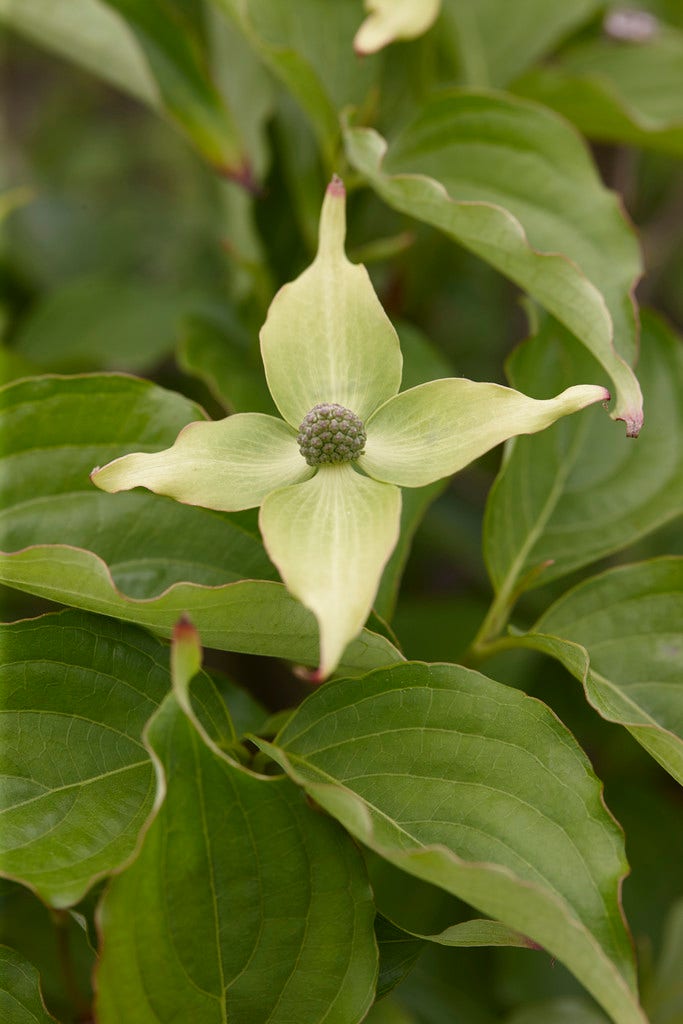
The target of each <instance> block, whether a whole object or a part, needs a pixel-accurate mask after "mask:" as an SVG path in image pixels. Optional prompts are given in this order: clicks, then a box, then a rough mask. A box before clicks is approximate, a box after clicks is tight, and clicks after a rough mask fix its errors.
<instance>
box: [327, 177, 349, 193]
mask: <svg viewBox="0 0 683 1024" xmlns="http://www.w3.org/2000/svg"><path fill="white" fill-rule="evenodd" d="M327 194H328V195H330V196H334V197H335V198H337V199H343V198H344V197H345V196H346V189H345V188H344V182H343V181H342V179H341V178H340V177H339V175H338V174H333V175H332V180H331V181H330V183H329V185H328V186H327Z"/></svg>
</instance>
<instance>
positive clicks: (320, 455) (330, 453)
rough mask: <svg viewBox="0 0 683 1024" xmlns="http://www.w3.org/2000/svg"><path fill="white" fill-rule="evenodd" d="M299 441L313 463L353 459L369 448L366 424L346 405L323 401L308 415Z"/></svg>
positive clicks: (304, 455) (304, 452)
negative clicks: (366, 442)
mask: <svg viewBox="0 0 683 1024" xmlns="http://www.w3.org/2000/svg"><path fill="white" fill-rule="evenodd" d="M297 441H298V443H299V450H300V451H301V454H302V455H303V457H304V458H305V460H306V462H307V463H308V464H309V466H321V465H323V463H328V462H332V463H335V462H353V460H354V459H357V458H358V457H359V455H362V454H363V451H364V450H365V441H366V434H365V427H364V426H363V421H362V420H361V419H359V418H358V416H356V414H355V413H353V412H351V410H350V409H345V408H344V406H343V405H336V404H334V403H331V404H327V403H322V404H321V405H315V406H314V407H313V408H312V409H311V411H310V412H309V413H306V415H305V416H304V418H303V421H302V423H301V426H300V427H299V433H298V435H297Z"/></svg>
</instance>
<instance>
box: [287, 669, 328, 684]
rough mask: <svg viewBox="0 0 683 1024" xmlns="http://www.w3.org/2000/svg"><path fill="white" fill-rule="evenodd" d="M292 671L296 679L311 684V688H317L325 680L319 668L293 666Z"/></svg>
mask: <svg viewBox="0 0 683 1024" xmlns="http://www.w3.org/2000/svg"><path fill="white" fill-rule="evenodd" d="M292 671H293V673H294V675H295V676H296V678H297V679H301V680H303V682H304V683H312V685H313V686H319V685H320V684H321V683H324V682H325V680H326V678H327V676H326V675H324V674H323V673H322V672H321V671H320V669H319V668H316V669H310V668H306V667H305V666H304V665H295V666H294V668H293V669H292Z"/></svg>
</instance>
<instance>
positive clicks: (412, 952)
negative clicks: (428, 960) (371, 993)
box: [375, 914, 425, 999]
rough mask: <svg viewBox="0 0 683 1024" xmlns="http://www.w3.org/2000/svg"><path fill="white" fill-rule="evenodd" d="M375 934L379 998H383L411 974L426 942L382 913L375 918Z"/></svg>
mask: <svg viewBox="0 0 683 1024" xmlns="http://www.w3.org/2000/svg"><path fill="white" fill-rule="evenodd" d="M375 935H376V936H377V946H378V948H379V976H378V978H377V999H382V998H383V997H384V996H385V995H386V994H387V992H391V990H392V988H396V986H397V985H398V984H399V982H401V981H402V980H403V979H404V978H405V977H406V976H407V975H408V974H410V972H411V970H412V969H413V967H414V965H415V961H416V960H417V958H418V957H419V955H420V953H421V952H422V950H423V949H424V945H425V944H424V942H423V940H422V939H416V938H415V936H414V935H410V933H409V932H406V931H404V930H403V929H402V928H398V927H397V926H396V925H395V924H392V922H391V921H389V920H387V918H386V917H383V916H382V915H381V914H377V917H376V918H375Z"/></svg>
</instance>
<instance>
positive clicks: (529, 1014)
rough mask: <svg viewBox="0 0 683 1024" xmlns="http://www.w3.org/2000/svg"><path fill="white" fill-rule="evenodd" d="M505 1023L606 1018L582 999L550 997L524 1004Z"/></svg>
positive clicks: (602, 1021) (590, 1023)
mask: <svg viewBox="0 0 683 1024" xmlns="http://www.w3.org/2000/svg"><path fill="white" fill-rule="evenodd" d="M505 1024H607V1018H606V1017H604V1016H603V1014H602V1013H600V1011H599V1010H596V1009H595V1007H594V1006H591V1005H590V1003H587V1002H586V1001H585V1000H583V999H570V998H565V999H551V1000H548V1001H547V1002H544V1003H536V1004H535V1005H533V1006H525V1007H523V1008H522V1009H521V1010H518V1011H517V1012H516V1013H513V1014H512V1016H511V1017H506V1018H505Z"/></svg>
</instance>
